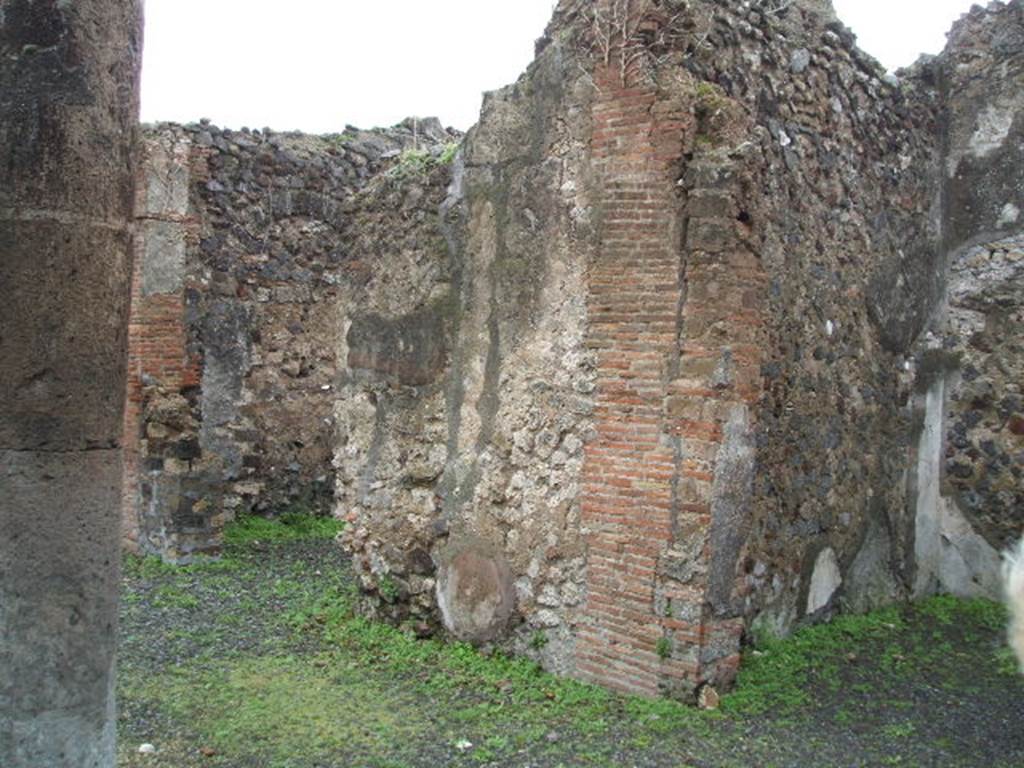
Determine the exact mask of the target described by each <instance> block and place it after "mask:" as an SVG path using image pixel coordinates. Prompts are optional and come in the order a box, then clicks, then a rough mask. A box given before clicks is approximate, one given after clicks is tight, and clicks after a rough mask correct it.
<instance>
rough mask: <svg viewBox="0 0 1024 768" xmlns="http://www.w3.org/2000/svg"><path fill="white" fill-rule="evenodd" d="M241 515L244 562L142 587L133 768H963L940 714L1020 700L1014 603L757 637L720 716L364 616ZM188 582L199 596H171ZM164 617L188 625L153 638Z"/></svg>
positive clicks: (329, 551) (340, 574) (962, 750)
mask: <svg viewBox="0 0 1024 768" xmlns="http://www.w3.org/2000/svg"><path fill="white" fill-rule="evenodd" d="M243 525H245V526H246V527H245V528H244V530H246V531H248V532H249V533H253V531H254V530H258V531H259V533H258V534H257V533H253V535H248V534H247V535H244V536H239V537H238V538H236V539H235V543H234V544H232V545H231V547H230V550H231V552H232V553H233V555H232V556H233V557H235V558H237V561H238V563H239V564H240V565H239V567H238V568H236V569H235V570H230V571H223V572H221V571H203V570H195V571H191V572H189V571H182V570H168V571H162V572H160V573H158V574H156V575H155V576H153V578H152V579H141V578H140V579H139V582H138V587H134V588H131V589H130V591H129V594H134V595H137V596H138V597H137V599H136V600H132V601H126V605H125V610H126V611H127V614H126V615H127V617H128V619H127V620H126V621H124V622H123V624H124V626H125V631H126V632H129V633H132V634H133V635H134V636H135V637H134V642H129V643H127V644H126V652H125V653H124V664H123V672H122V676H121V680H120V695H121V700H122V708H123V712H124V714H123V715H122V717H123V722H122V734H123V735H122V743H123V745H124V747H123V749H122V755H121V762H120V765H122V766H130V767H131V768H134V767H135V766H142V765H152V764H154V763H152V762H148V763H147V762H145V758H143V757H141V756H136V755H135V754H134V753H133V752H132V750H131V745H132V744H133V743H134V744H135V745H136V746H137V744H138V743H140V742H141V741H151V742H153V743H155V744H157V747H158V754H160V755H163V760H162V762H160V764H162V765H174V766H180V767H181V768H190V767H191V766H198V765H203V766H213V767H214V768H234V767H236V766H243V765H260V766H267V767H268V768H313V767H314V766H317V767H322V766H326V767H330V768H337V767H339V766H391V767H392V768H397V766H406V767H407V768H411V767H412V766H440V765H445V766H478V765H493V766H513V765H514V766H519V765H533V766H538V767H539V768H557V766H559V765H561V766H566V768H567V767H568V766H577V765H578V766H607V767H608V768H610V767H611V766H621V765H638V764H639V765H649V766H662V765H665V766H668V765H671V766H686V765H692V766H697V765H701V766H730V765H737V766H739V765H744V766H747V765H751V764H756V765H766V766H768V765H814V766H826V765H844V766H845V765H886V764H903V765H914V764H926V763H927V764H942V765H970V764H974V763H972V762H971V761H972V760H975V759H976V755H975V750H974V748H973V747H972V746H970V745H968V746H964V743H962V741H961V740H962V738H963V735H962V734H961V733H959V732H957V733H954V734H951V735H950V736H949V737H948V739H946V740H943V739H939V738H937V737H936V735H935V733H934V727H935V722H933V721H935V720H936V717H940V718H941V717H950V716H951V713H952V712H953V711H954V710H955V709H956V707H951V706H950V705H949V702H950V701H956V702H958V705H957V706H959V707H960V710H959V711H960V712H961V713H962V712H963V711H964V710H963V707H964V706H965V705H964V704H963V702H965V701H970V700H971V697H975V698H977V697H979V696H985V695H989V693H990V692H991V694H992V696H995V697H999V696H1002V699H999V698H996V699H994V700H997V701H998V700H1007V701H1013V700H1015V699H1014V696H1016V698H1017V699H1020V698H1021V694H1024V687H1022V686H1021V684H1020V681H1019V678H1018V677H1017V676H1016V674H1015V672H1014V667H1013V664H1012V661H1008V663H1004V662H1005V661H1007V660H1006V659H1005V658H1004V654H1003V652H1002V650H1001V637H1002V621H1003V619H1004V616H1003V613H1002V609H1001V608H1000V607H999V606H995V605H993V604H991V603H985V602H980V601H972V602H964V601H958V600H953V599H951V598H935V599H933V600H930V601H926V602H925V603H922V604H921V605H919V606H916V607H895V608H890V609H887V610H884V611H880V612H877V613H873V614H869V615H867V616H851V617H840V618H838V619H837V620H836V621H834V622H833V623H832V624H829V625H822V626H816V627H809V628H807V629H805V630H803V631H801V632H799V633H797V634H796V635H794V636H793V637H791V638H788V639H784V640H778V639H764V640H762V642H761V643H760V644H759V645H758V647H756V648H754V649H751V650H750V651H749V652H748V654H747V656H746V658H745V661H744V664H743V668H742V671H741V676H740V680H739V685H738V688H737V690H736V691H735V692H734V693H732V694H730V695H728V696H726V697H724V701H723V706H722V710H721V711H720V712H712V713H706V712H700V711H697V710H696V709H694V708H692V707H690V706H686V705H684V704H680V703H678V702H674V701H668V700H653V701H651V700H643V699H637V698H632V697H625V696H620V695H616V694H613V693H610V692H608V691H605V690H602V689H600V688H596V687H594V686H590V685H587V684H584V683H580V682H577V681H573V680H570V679H566V678H558V677H554V676H552V675H549V674H547V673H545V672H543V671H541V670H540V668H539V667H538V666H537V665H536V664H535V663H534V662H532V661H530V660H527V659H522V658H509V657H507V656H505V655H503V654H500V653H492V654H484V653H481V652H480V651H479V650H477V649H475V648H472V647H470V646H468V645H465V644H458V643H456V644H445V643H441V642H438V641H435V640H418V639H416V638H415V637H414V636H413V634H412V633H411V632H405V631H403V630H402V629H401V628H394V627H391V626H387V625H383V624H380V623H376V622H373V621H369V620H367V619H365V618H362V617H360V616H358V615H356V613H355V611H354V610H353V607H354V605H355V601H356V594H355V591H354V587H353V584H352V581H351V578H350V575H349V570H348V563H347V562H346V561H345V559H344V557H343V556H342V555H341V554H340V553H339V552H338V550H337V549H336V547H334V546H333V545H332V544H330V543H325V542H324V541H322V540H314V541H309V540H306V541H302V540H287V539H284V540H280V539H278V541H281V544H280V545H279V546H278V545H275V546H272V547H269V548H268V547H264V546H263V545H262V542H263V541H265V540H267V539H272V537H268V536H266V535H265V530H264V529H263V527H262V525H261V524H257V526H256V528H255V529H254V528H253V527H252V526H250V525H248V524H245V523H243ZM279 525H283V524H279ZM289 535H290V534H289ZM321 538H322V537H321ZM272 540H273V539H272ZM255 542H261V544H259V545H257V544H255ZM175 589H179V590H186V591H189V594H193V593H195V594H199V595H200V599H199V600H198V601H193V602H197V603H198V605H194V604H191V603H190V602H189V601H184V600H178V599H173V598H172V599H167V598H168V596H173V594H174V590H175ZM133 590H135V591H133ZM211 603H212V604H211ZM164 616H166V617H174V616H177V617H178V618H177V619H175V620H174V621H177V625H176V628H174V629H168V631H167V632H166V634H165V635H163V636H153V635H152V632H153V628H154V627H159V626H161V623H162V622H164V621H165V619H163V618H159V617H164ZM170 623H171V624H173V621H171V622H170ZM211 624H213V625H214V626H208V625H211ZM140 632H148V633H150V635H149V636H139V634H138V633H140ZM190 635H191V636H190ZM131 639H132V638H129V640H131ZM549 644H550V641H548V642H545V643H543V644H541V643H540V642H538V643H536V646H539V647H535V648H534V650H535V651H538V652H543V651H545V649H547V648H548V646H549ZM152 654H157V655H159V656H160V657H161V658H168V659H171V660H172V662H171V663H170V664H165V665H164V666H160V667H157V666H154V665H153V663H152V662H150V661H147V658H149V657H150V655H152ZM851 654H852V658H851ZM979 670H980V671H979ZM947 687H948V691H947V690H946V689H947ZM1000 691H1003V692H1005V691H1010V692H1011V693H1010V694H1009V695H1007V694H1005V693H1002V694H1001V693H1000ZM922 692H923V693H922ZM1014 692H1015V693H1014ZM936 695H938V696H939V697H940V698H939V700H938V704H936V705H929V703H928V697H929V696H936ZM942 697H946V698H942ZM990 699H991V697H990ZM986 701H988V703H986V704H983V705H979V706H980V708H981V709H982V710H986V708H988V707H991V700H988V699H987V700H986ZM937 713H938V714H937ZM985 714H986V716H987V714H988V713H987V712H986V713H985ZM979 738H982V737H979ZM992 738H993V737H992V736H991V735H984V734H983V738H982V742H981V743H988V742H987V741H984V739H987V740H988V741H991V739H992ZM125 739H127V741H125ZM844 739H845V740H846V743H845V746H844V743H843V740H844ZM836 740H838V742H837V743H839V744H840V746H838V747H834V746H830V745H831V744H832V742H833V741H836ZM851 744H853V745H855V749H856V752H857V760H856V761H853V762H849V761H846V757H847V751H848V750H849V749H850V745H851ZM830 749H831V750H832V751H831V752H829V750H830ZM200 750H205V752H200ZM929 750H931V751H930V752H929ZM926 753H927V755H928V756H927V757H921V755H925V754H926ZM830 755H831V756H830ZM915 760H917V762H915ZM936 760H937V761H938V762H936ZM929 761H930V762H929ZM993 764H998V762H997V761H993ZM1006 764H1007V765H1012V764H1014V763H1012V762H1010V763H1006Z"/></svg>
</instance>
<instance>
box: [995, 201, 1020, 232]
mask: <svg viewBox="0 0 1024 768" xmlns="http://www.w3.org/2000/svg"><path fill="white" fill-rule="evenodd" d="M1019 219H1020V208H1018V207H1017V206H1016V205H1014V204H1013V203H1007V204H1006V205H1004V206H1003V210H1002V211H1000V212H999V221H997V222H996V226H997V227H1006V226H1009V225H1010V224H1016V223H1017V221H1018V220H1019Z"/></svg>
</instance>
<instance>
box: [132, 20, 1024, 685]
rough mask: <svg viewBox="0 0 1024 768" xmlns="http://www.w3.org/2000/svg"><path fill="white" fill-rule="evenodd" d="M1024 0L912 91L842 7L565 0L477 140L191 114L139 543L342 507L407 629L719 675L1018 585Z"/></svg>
mask: <svg viewBox="0 0 1024 768" xmlns="http://www.w3.org/2000/svg"><path fill="white" fill-rule="evenodd" d="M1021 12H1022V5H1021V3H1020V2H1019V0H1014V2H1011V3H1009V4H1006V5H1003V4H998V3H997V4H994V5H993V6H992V7H991V8H990V9H988V10H987V11H982V10H980V9H978V10H975V11H972V13H971V14H970V15H968V16H967V17H966V18H965V19H964V20H963V21H962V22H961V23H959V24H958V25H957V27H956V28H955V29H954V31H953V33H952V34H951V37H950V47H949V49H948V50H947V52H946V53H945V54H943V55H942V56H940V57H938V58H935V59H931V60H923V61H921V62H919V64H918V65H916V66H915V67H914V68H912V69H911V70H908V71H905V72H902V73H900V75H899V76H898V77H896V76H892V75H887V74H886V73H885V72H884V71H883V70H882V69H881V68H880V67H879V66H878V64H877V63H876V62H875V61H874V60H873V59H871V58H870V57H868V56H866V55H865V54H864V53H862V52H861V51H860V50H859V49H858V48H857V47H856V45H855V41H854V39H853V37H852V35H851V34H850V33H849V31H848V30H846V29H845V27H843V26H842V25H841V24H840V23H839V22H838V21H837V20H836V18H835V16H834V14H833V13H832V11H831V7H830V5H829V4H828V3H826V2H821V1H820V0H798V1H797V2H795V3H774V2H761V1H760V0H758V1H757V2H712V1H711V0H699V1H698V0H694V1H693V2H683V0H635V2H626V1H625V0H563V2H561V3H560V4H559V6H558V7H557V8H556V10H555V16H554V20H553V21H552V24H551V25H550V26H549V28H548V30H547V32H546V33H545V36H544V37H543V38H542V39H541V40H540V41H539V42H538V46H537V58H536V60H535V62H534V63H533V64H532V65H531V66H530V68H529V69H528V70H527V72H526V73H525V74H524V75H523V76H522V77H521V78H520V79H519V80H518V81H517V82H516V83H515V84H513V85H511V86H509V87H507V88H504V89H502V90H500V91H496V92H494V93H491V94H488V95H487V96H486V98H485V101H484V106H483V111H482V113H481V118H480V122H479V123H478V125H477V126H475V127H474V128H473V129H472V130H471V131H470V133H469V134H468V135H467V136H466V137H465V140H464V141H463V142H462V144H461V148H460V149H459V152H458V155H457V156H455V157H451V153H450V152H449V153H446V156H445V158H444V161H442V159H441V158H440V152H441V144H442V143H443V142H446V141H449V140H450V139H451V138H452V137H451V136H448V135H447V134H444V133H443V132H441V131H440V130H439V127H438V126H433V125H432V124H431V127H430V128H429V129H427V130H426V131H425V132H426V134H427V135H426V137H425V140H427V141H429V142H432V143H433V144H434V145H435V146H436V149H434V150H433V151H434V154H433V155H430V154H429V153H428V154H417V153H413V154H412V155H409V154H408V153H406V154H404V155H401V156H400V157H398V158H397V159H396V158H395V157H394V156H393V155H396V154H397V153H398V151H399V150H401V149H402V148H406V147H408V146H409V144H410V142H415V141H417V140H418V139H417V138H413V137H412V136H411V132H410V128H411V127H412V126H410V125H407V126H405V127H404V128H400V129H398V130H397V131H391V132H385V133H376V134H366V133H362V134H353V135H351V136H348V137H347V138H346V137H342V138H333V139H331V138H324V137H321V138H312V137H299V136H286V137H279V136H275V135H264V134H257V133H231V132H220V131H215V130H214V129H212V128H210V127H208V126H202V125H198V126H191V127H188V128H179V127H167V128H163V129H161V130H160V131H159V132H158V133H157V134H156V135H154V137H153V138H152V139H151V141H150V145H149V151H150V161H149V163H148V164H147V168H148V171H147V173H148V176H146V177H145V181H146V183H147V184H149V185H155V187H154V189H156V192H154V193H152V194H149V195H148V196H144V199H140V204H139V211H140V219H141V220H142V221H141V222H140V223H141V226H142V228H143V230H144V232H145V234H146V240H145V243H144V244H143V245H142V246H141V247H140V248H141V249H140V254H141V257H140V267H139V273H138V275H137V280H136V292H137V298H136V318H135V323H134V324H133V328H132V333H133V339H136V343H137V347H133V348H135V349H136V351H137V355H136V357H135V358H133V360H135V361H136V363H135V365H137V370H136V371H135V379H134V380H133V381H134V384H133V387H134V389H133V390H132V392H133V393H134V398H135V401H136V402H137V407H138V409H139V411H138V412H139V413H140V414H141V415H142V420H141V425H142V426H141V429H142V431H141V432H139V433H138V434H140V435H141V440H140V442H139V444H138V445H139V454H138V455H139V459H138V461H139V464H138V466H139V471H138V478H139V480H138V486H137V490H136V491H133V492H132V493H130V494H129V497H130V498H131V499H132V500H133V503H135V504H136V506H135V507H133V509H135V510H141V512H138V511H136V512H133V514H134V515H135V517H134V519H137V520H138V521H139V522H140V527H141V530H140V531H139V536H138V538H139V541H140V543H141V542H143V541H145V542H148V544H146V545H144V546H148V547H150V548H152V549H155V550H158V551H163V552H164V553H165V554H166V555H169V556H170V557H172V558H181V557H183V556H188V554H189V553H190V552H192V551H198V550H202V549H203V548H206V550H207V551H212V550H213V548H215V546H216V542H217V527H218V526H219V524H220V523H221V521H223V519H225V518H226V517H227V516H229V515H231V514H234V513H235V512H236V511H239V510H252V511H268V510H282V509H286V508H288V507H289V506H290V505H295V504H302V505H305V506H309V507H312V508H315V509H323V508H324V507H325V506H327V503H326V500H327V499H329V497H330V495H331V493H332V489H333V496H334V510H335V514H336V515H338V516H339V517H342V518H344V519H345V520H346V521H347V523H348V525H347V527H346V530H345V533H344V536H343V541H342V544H343V546H344V547H345V548H346V549H347V550H348V551H349V552H350V553H351V554H352V556H353V566H354V568H355V571H356V573H357V576H358V578H359V583H360V586H361V588H362V591H363V596H364V599H363V607H364V609H365V610H366V611H367V612H368V613H371V614H374V615H377V616H381V617H384V618H387V619H388V620H391V621H394V622H398V623H404V624H408V625H409V626H410V627H411V628H412V629H413V630H414V631H415V632H417V633H419V634H431V633H435V632H443V633H446V634H449V635H452V636H454V637H458V638H461V639H466V640H471V641H473V642H477V643H486V644H496V645H500V646H503V647H506V648H509V649H511V650H514V651H516V652H519V653H525V654H530V655H532V656H534V657H536V658H538V659H539V660H541V661H542V662H543V663H544V664H545V666H547V667H548V668H550V669H553V670H556V671H559V672H562V673H567V674H573V675H576V676H579V677H582V678H585V679H589V680H593V681H596V682H598V683H601V684H603V685H608V686H611V687H615V688H618V689H622V690H626V691H631V692H637V693H642V694H648V695H652V694H658V693H662V694H668V695H673V696H677V697H681V698H687V697H689V696H691V695H692V693H693V692H694V690H695V689H697V688H699V687H700V686H702V685H705V684H712V685H717V686H727V685H728V684H729V683H730V682H731V680H732V678H733V676H734V675H735V671H736V668H737V665H738V663H739V651H740V645H741V642H742V639H743V637H744V635H745V634H746V633H747V632H749V631H750V630H751V629H753V630H755V631H769V632H776V633H785V632H788V631H791V630H792V629H793V628H794V627H796V626H798V625H799V624H800V623H802V622H806V621H815V620H820V619H823V618H826V617H828V616H829V615H831V614H832V613H833V612H834V611H835V610H837V609H839V608H846V609H850V610H865V609H868V608H871V607H874V606H877V605H879V604H882V603H885V602H888V601H892V600H894V599H899V598H903V597H907V596H911V595H915V594H923V593H925V592H928V591H932V590H935V589H945V590H952V591H956V592H961V593H967V594H984V595H989V596H995V589H996V587H995V573H996V568H997V565H998V558H997V555H996V550H997V548H998V547H1000V546H1002V545H1003V544H1005V543H1006V542H1007V541H1009V540H1010V539H1012V538H1013V537H1014V536H1015V535H1016V533H1017V531H1018V530H1019V527H1020V520H1019V510H1020V507H1021V498H1020V487H1021V484H1020V473H1021V465H1022V457H1021V442H1020V440H1021V435H1020V433H1021V431H1022V428H1021V424H1022V423H1024V421H1022V419H1024V415H1022V414H1021V407H1022V406H1021V400H1020V398H1021V392H1020V383H1019V382H1020V375H1019V374H1020V372H1021V358H1020V354H1021V352H1020V331H1019V327H1020V319H1021V317H1020V312H1021V288H1020V285H1021V275H1020V271H1021V270H1020V267H1021V259H1020V228H1019V217H1020V213H1019V212H1020V210H1021V208H1022V207H1024V200H1022V199H1021V188H1022V186H1021V179H1020V177H1021V173H1024V171H1022V170H1021V169H1022V168H1024V164H1022V163H1021V159H1022V158H1021V157H1020V152H1021V146H1022V142H1021V136H1020V131H1021V120H1022V119H1024V118H1022V117H1021V110H1020V101H1021V99H1020V94H1021V93H1024V88H1022V87H1021V85H1022V83H1021V53H1022V49H1024V43H1022V36H1024V23H1022V19H1021ZM389 156H390V157H389ZM448 160H451V161H452V162H451V163H450V164H449V163H448V162H447V161H448ZM182 163H184V164H185V165H187V171H186V172H185V173H184V174H182V173H181V172H180V171H178V170H174V167H175V166H181V165H182ZM181 184H186V185H187V187H188V192H187V194H185V193H184V192H182V191H181V190H182V189H184V187H182V186H180V185H181ZM175 185H178V186H175ZM171 188H173V189H175V190H178V191H175V192H173V193H171V192H168V191H167V190H168V189H171ZM168 350H171V351H172V353H171V354H170V355H169V356H168V355H167V354H166V353H167V351H168ZM134 418H135V417H132V419H130V422H131V423H134V424H136V425H137V424H139V422H137V421H133V419H134ZM129 429H131V425H130V426H129ZM136 429H138V426H136ZM135 500H141V502H142V503H141V505H139V504H137V502H136V501H135ZM160 526H164V528H161V527H160ZM168 534H169V535H168ZM189 537H191V538H189ZM171 539H173V541H171V543H170V544H166V543H161V542H166V541H170V540H171Z"/></svg>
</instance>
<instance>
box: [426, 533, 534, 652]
mask: <svg viewBox="0 0 1024 768" xmlns="http://www.w3.org/2000/svg"><path fill="white" fill-rule="evenodd" d="M441 558H442V562H441V567H440V568H439V569H438V575H437V604H438V608H439V609H440V611H441V616H442V618H443V620H444V625H445V628H446V629H447V630H448V631H449V632H451V633H452V634H453V635H455V637H457V638H459V639H460V640H470V641H473V642H483V641H486V640H494V639H496V638H498V637H499V636H500V635H501V634H502V633H503V632H504V631H505V628H506V625H507V623H508V620H509V618H511V616H512V612H513V610H514V609H515V591H514V590H513V587H512V574H511V572H510V571H509V567H508V563H507V562H505V559H504V558H503V557H502V556H501V555H495V554H493V553H492V552H489V551H488V550H487V548H486V547H485V548H483V549H481V548H477V547H473V546H472V545H469V546H465V547H463V548H461V549H459V550H458V551H453V552H451V553H448V554H444V555H442V556H441Z"/></svg>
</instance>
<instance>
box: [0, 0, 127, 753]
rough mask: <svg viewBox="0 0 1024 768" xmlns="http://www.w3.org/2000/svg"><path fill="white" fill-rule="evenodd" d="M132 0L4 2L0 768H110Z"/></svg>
mask: <svg viewBox="0 0 1024 768" xmlns="http://www.w3.org/2000/svg"><path fill="white" fill-rule="evenodd" d="M141 10H142V9H141V3H138V2H103V1H102V0H82V1H81V2H76V3H65V2H58V1H57V0H41V1H40V2H30V1H29V0H11V1H10V2H7V1H5V2H3V3H0V115H2V117H0V364H2V366H3V374H2V376H0V488H2V489H3V490H2V493H0V670H3V671H2V672H0V764H2V765H4V766H9V767H10V768H33V767H34V766H82V767H83V768H86V767H88V768H105V767H106V766H110V765H113V763H114V752H115V750H114V740H115V724H116V718H115V712H114V650H115V647H116V643H117V615H118V611H117V597H118V586H119V583H120V579H119V563H120V559H119V548H118V517H119V516H118V513H117V509H118V504H117V501H118V497H119V485H120V480H121V416H122V408H123V404H124V391H125V387H124V383H125V382H124V365H125V346H126V345H125V335H126V333H125V329H126V327H127V320H128V294H129V291H128V288H129V279H130V276H131V263H132V261H131V240H132V227H131V219H132V176H131V168H132V167H133V165H134V163H135V160H136V158H135V126H136V122H137V120H138V73H139V66H140V64H141V58H142V47H141V46H142V24H141Z"/></svg>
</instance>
